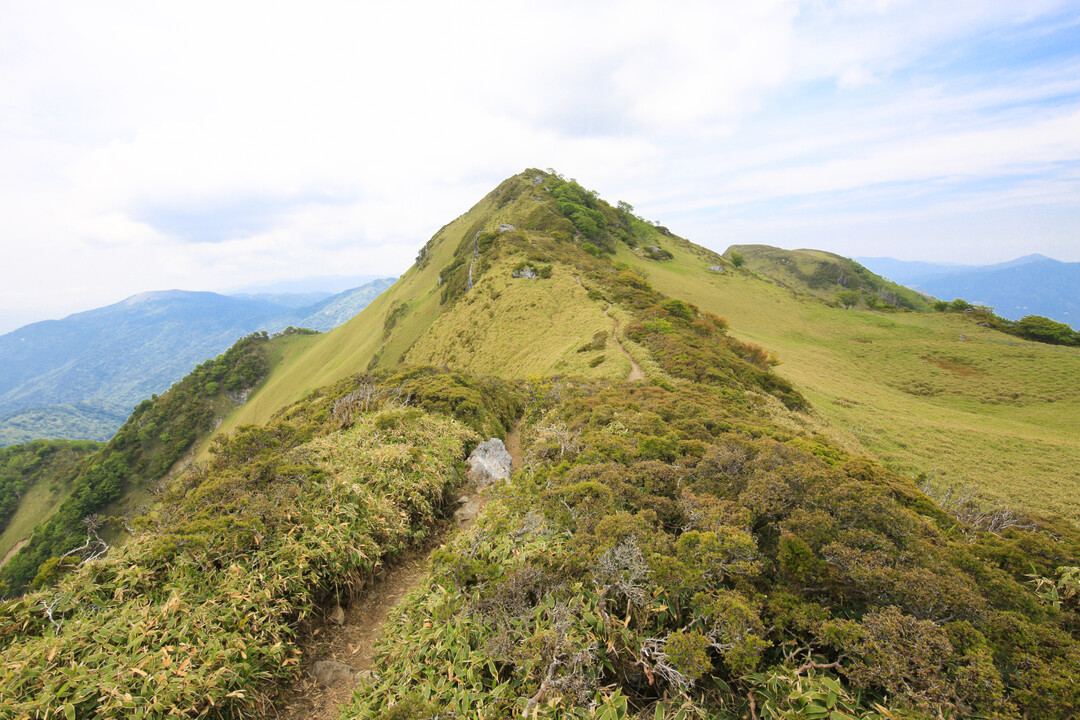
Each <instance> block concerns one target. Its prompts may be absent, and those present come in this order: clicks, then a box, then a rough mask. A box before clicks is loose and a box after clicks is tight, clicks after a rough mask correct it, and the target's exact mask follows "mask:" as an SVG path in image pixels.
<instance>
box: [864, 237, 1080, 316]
mask: <svg viewBox="0 0 1080 720" xmlns="http://www.w3.org/2000/svg"><path fill="white" fill-rule="evenodd" d="M855 260H857V261H858V262H859V263H861V264H863V265H865V266H866V267H867V268H869V269H870V270H872V271H874V272H876V273H878V274H880V275H884V276H885V277H887V278H889V279H890V280H893V281H894V282H898V283H900V284H902V285H906V286H908V287H910V288H912V289H914V290H919V291H921V292H924V293H927V294H929V295H933V296H934V297H936V298H940V299H942V300H953V299H955V298H963V299H964V300H967V301H968V302H971V303H975V304H978V305H989V306H991V307H993V308H994V311H995V312H996V313H997V314H998V315H1000V316H1002V317H1004V318H1008V319H1010V320H1019V319H1020V318H1022V317H1024V316H1025V315H1042V316H1043V317H1048V318H1051V319H1053V320H1057V321H1058V322H1063V323H1068V324H1069V325H1072V326H1073V327H1074V328H1077V327H1080V262H1073V263H1067V262H1061V261H1059V260H1054V259H1053V258H1048V257H1046V256H1045V255H1038V254H1035V255H1025V256H1023V257H1020V258H1017V259H1015V260H1011V261H1009V262H1005V263H998V264H996V265H944V264H934V263H923V262H909V261H904V260H895V259H893V258H855Z"/></svg>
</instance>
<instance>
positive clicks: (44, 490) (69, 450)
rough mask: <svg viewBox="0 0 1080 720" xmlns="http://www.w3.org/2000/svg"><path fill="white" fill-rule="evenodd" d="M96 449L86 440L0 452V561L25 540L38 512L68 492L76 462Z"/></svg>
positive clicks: (36, 444)
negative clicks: (18, 543) (21, 540)
mask: <svg viewBox="0 0 1080 720" xmlns="http://www.w3.org/2000/svg"><path fill="white" fill-rule="evenodd" d="M99 447H100V445H99V444H98V443H95V442H90V441H87V440H35V441H34V442H32V443H26V444H25V445H17V446H15V447H9V448H0V558H4V559H5V560H6V559H7V557H8V553H9V552H10V551H11V550H12V549H13V548H14V547H15V544H16V543H17V542H18V541H19V540H20V539H23V538H26V537H28V536H29V534H30V531H31V530H32V529H33V526H34V525H35V524H36V521H37V519H39V518H40V517H41V516H42V515H43V510H42V508H44V507H48V506H50V505H55V504H56V503H57V502H58V501H59V499H60V498H61V497H62V496H64V495H66V494H67V493H68V492H70V491H71V481H72V480H73V479H74V478H75V477H76V475H77V474H78V471H79V464H80V461H81V460H82V459H83V458H85V457H86V456H87V455H90V454H91V453H93V452H94V451H96V450H97V449H98V448H99ZM9 528H10V532H9V531H8V530H9Z"/></svg>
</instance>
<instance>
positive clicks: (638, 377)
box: [507, 275, 645, 467]
mask: <svg viewBox="0 0 1080 720" xmlns="http://www.w3.org/2000/svg"><path fill="white" fill-rule="evenodd" d="M574 279H575V280H577V284H578V287H580V288H581V289H582V290H584V289H585V285H584V284H583V283H582V282H581V276H580V275H575V276H574ZM610 310H611V303H608V306H607V307H606V308H604V314H605V315H607V316H608V319H610V320H611V322H612V324H613V325H614V326H615V327H614V330H612V331H611V338H612V340H614V341H615V346H616V347H618V348H619V352H621V353H622V354H623V356H624V357H625V358H626V359H627V360H629V361H630V373H629V374H628V375H627V376H626V379H627V380H628V381H629V382H641V381H642V380H644V379H645V372H644V371H643V370H642V369H641V365H638V361H637V360H635V359H634V356H633V355H631V354H630V351H629V350H627V349H626V348H625V347H624V346H623V344H622V343H621V342H620V341H619V321H618V320H616V319H615V316H614V315H612V314H611V313H610V312H609V311H610ZM507 442H508V443H509V436H508V437H507ZM508 449H509V446H508ZM511 454H513V453H511ZM514 467H518V465H517V462H516V461H515V464H514Z"/></svg>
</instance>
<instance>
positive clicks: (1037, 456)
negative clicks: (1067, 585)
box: [616, 247, 1080, 521]
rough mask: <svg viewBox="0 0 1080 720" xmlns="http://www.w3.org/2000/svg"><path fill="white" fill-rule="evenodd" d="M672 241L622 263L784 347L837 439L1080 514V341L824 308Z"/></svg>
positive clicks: (794, 377)
mask: <svg viewBox="0 0 1080 720" xmlns="http://www.w3.org/2000/svg"><path fill="white" fill-rule="evenodd" d="M669 249H671V250H672V251H673V252H674V253H675V261H674V262H670V263H655V262H651V261H648V260H644V259H642V258H640V257H639V256H637V255H636V254H635V253H633V251H630V250H626V249H621V250H620V252H619V255H618V257H617V258H616V259H617V260H620V261H622V262H626V263H627V264H629V265H631V266H634V267H639V268H641V270H642V272H644V273H645V274H646V275H647V277H648V278H649V280H650V281H651V282H652V283H653V285H655V286H656V287H657V289H659V290H661V291H662V292H665V293H668V294H670V295H673V296H676V297H681V298H683V299H685V300H687V301H689V302H693V303H695V304H697V305H698V306H699V307H701V308H702V309H704V310H709V311H711V312H714V313H716V314H718V315H722V316H724V317H726V318H727V319H728V321H729V322H730V324H731V332H732V334H734V335H735V336H736V337H738V338H740V339H743V340H747V341H751V342H754V343H759V344H761V345H763V346H764V347H766V348H768V349H769V350H774V351H776V352H777V353H778V355H779V357H780V360H781V362H782V364H781V365H780V366H779V367H777V368H776V372H777V373H778V374H780V375H782V376H783V377H785V378H787V379H789V380H791V381H792V382H793V383H794V384H795V385H796V387H797V388H799V390H800V391H802V392H803V393H804V394H805V395H806V396H807V397H808V398H809V399H810V401H811V403H812V404H813V406H814V411H815V413H816V415H817V418H816V420H817V422H818V423H820V424H821V425H822V426H823V427H824V428H825V429H826V430H827V431H828V432H829V433H830V434H831V435H833V436H834V437H836V438H837V440H838V441H839V442H841V444H843V445H845V446H846V447H848V448H849V449H851V450H854V451H857V452H861V453H865V454H869V455H871V456H874V457H877V458H879V459H881V460H882V461H883V462H885V463H886V464H887V465H889V466H890V467H892V468H893V469H895V470H898V471H900V472H903V473H905V474H908V475H916V474H919V473H927V474H933V475H936V477H937V478H938V479H940V480H944V481H945V482H947V483H956V484H971V485H975V486H977V487H979V488H981V489H982V490H983V491H984V492H986V493H987V494H988V495H991V496H994V497H996V498H998V499H1000V500H1002V501H1005V502H1008V503H1010V504H1013V505H1017V506H1021V507H1023V508H1026V509H1028V510H1031V511H1035V512H1039V513H1050V514H1056V515H1061V516H1065V517H1068V518H1070V519H1072V520H1073V521H1076V520H1078V519H1080V433H1078V432H1077V428H1076V418H1077V417H1080V351H1077V350H1075V349H1072V348H1062V347H1055V346H1049V345H1043V344H1039V343H1031V342H1026V341H1022V340H1018V339H1016V338H1012V337H1009V336H1006V335H1003V334H1001V333H999V332H995V331H992V330H989V329H986V328H981V327H978V326H977V325H975V324H974V323H972V322H970V321H968V320H967V319H965V318H964V317H963V316H960V315H943V314H940V313H910V312H909V313H904V312H900V313H882V312H866V311H855V310H852V311H848V310H842V309H839V308H834V307H829V306H827V305H825V304H824V303H820V302H815V301H813V300H809V299H808V298H807V297H806V296H805V295H802V294H799V293H797V292H795V291H793V290H792V289H784V288H781V287H778V286H776V285H773V284H770V283H768V282H765V281H763V280H761V279H759V278H756V277H754V276H753V275H752V274H751V273H748V272H741V271H732V270H731V269H728V271H727V272H725V273H722V274H720V273H711V272H708V270H707V267H708V264H710V263H709V261H708V259H706V258H703V257H701V256H699V255H696V254H694V253H691V252H689V251H687V250H686V249H684V248H682V247H671V248H669ZM961 336H963V337H964V338H965V339H961Z"/></svg>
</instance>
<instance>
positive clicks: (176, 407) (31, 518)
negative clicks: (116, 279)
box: [0, 333, 270, 590]
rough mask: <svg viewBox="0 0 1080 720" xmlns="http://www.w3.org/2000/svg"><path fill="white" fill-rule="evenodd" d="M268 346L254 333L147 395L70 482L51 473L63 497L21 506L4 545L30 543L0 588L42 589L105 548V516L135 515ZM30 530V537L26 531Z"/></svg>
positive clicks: (252, 378)
mask: <svg viewBox="0 0 1080 720" xmlns="http://www.w3.org/2000/svg"><path fill="white" fill-rule="evenodd" d="M269 343H270V340H269V338H268V337H267V336H266V334H265V333H261V334H255V335H249V336H248V337H246V338H244V339H242V340H240V341H238V342H237V343H236V344H235V345H234V346H233V347H232V348H230V349H229V350H228V351H227V352H226V353H224V354H222V355H221V356H219V357H218V358H216V359H214V360H208V361H207V362H205V363H203V364H202V365H199V366H198V367H196V368H195V370H193V371H192V372H191V373H190V374H189V375H188V376H187V377H186V378H184V379H183V380H182V381H181V382H179V383H177V384H176V385H174V386H173V387H172V388H171V389H170V390H169V391H168V392H166V393H165V394H164V395H162V396H160V397H158V396H154V397H153V398H147V399H146V400H144V401H143V402H142V403H140V404H139V406H138V407H136V408H135V411H134V412H133V413H132V414H131V417H130V418H128V421H127V422H126V423H124V425H123V427H121V428H120V430H119V431H118V432H117V433H116V435H115V436H113V438H112V440H110V441H109V442H108V443H107V444H106V445H105V446H104V447H102V448H101V449H100V450H98V451H97V452H95V453H93V455H90V456H89V457H87V458H86V460H85V462H82V463H80V464H79V466H78V471H77V473H75V474H74V476H73V477H71V476H68V475H65V474H64V473H63V472H58V473H56V474H52V475H51V478H52V482H54V483H57V484H59V486H60V487H62V488H65V491H64V492H58V493H53V494H52V495H50V497H49V500H48V501H47V502H41V503H37V502H35V503H30V502H27V501H26V500H24V501H23V502H22V503H20V504H19V508H20V513H22V514H23V515H24V517H23V518H22V522H20V523H19V525H18V526H14V527H10V528H8V529H7V530H5V532H4V534H3V535H0V543H3V544H4V545H7V546H9V547H10V546H14V545H15V543H16V542H19V541H21V540H27V542H26V543H25V546H24V547H22V549H21V550H20V551H19V552H18V553H16V554H15V555H14V556H13V557H12V558H10V559H9V560H8V562H7V563H6V564H5V565H4V566H3V568H2V569H0V590H2V589H4V588H7V589H8V590H20V589H23V588H25V587H27V586H29V585H31V584H33V585H41V584H43V583H46V582H48V581H49V579H50V577H51V576H52V575H53V574H54V573H57V572H60V571H62V570H63V569H64V567H65V566H66V565H68V564H75V563H77V562H78V561H79V560H81V559H83V558H85V557H86V556H88V555H92V554H95V553H98V552H100V551H102V550H103V549H104V546H105V545H106V541H105V540H103V539H102V537H101V534H104V535H105V536H106V537H109V536H110V533H109V530H110V528H108V527H104V526H103V525H104V521H105V519H106V518H107V517H108V516H109V515H134V514H138V512H139V510H140V508H139V506H140V505H141V504H142V503H146V502H149V501H151V499H152V492H153V491H154V490H155V481H157V480H160V479H161V478H163V477H165V475H166V474H167V473H168V472H169V471H170V469H171V468H172V467H173V466H174V465H175V464H176V462H177V461H178V460H180V459H181V458H182V457H183V456H184V455H185V454H186V453H188V452H189V451H190V450H191V449H192V448H193V447H195V446H197V444H198V442H199V441H200V440H203V439H206V438H208V437H209V435H210V432H211V431H212V430H213V429H214V427H215V422H216V420H217V419H219V418H220V417H221V416H222V415H224V414H225V412H227V411H228V410H229V409H231V408H232V407H234V406H235V405H236V404H237V403H238V402H242V401H243V398H244V396H245V395H246V393H248V392H249V391H250V389H251V388H252V386H253V385H254V384H255V383H257V382H258V381H259V380H260V379H261V378H262V377H263V376H264V375H265V373H266V369H267V364H266V346H267V345H268V344H269ZM33 447H34V444H31V445H29V446H15V447H14V448H11V449H9V452H11V453H14V454H16V455H18V454H21V453H24V452H25V450H24V449H23V448H33ZM47 447H49V446H47ZM80 447H81V446H80ZM60 469H64V468H60ZM30 528H32V529H33V530H32V535H31V536H29V537H27V536H26V535H25V534H23V533H26V532H27V530H29V529H30ZM99 531H100V534H99ZM115 534H116V531H115V530H114V531H113V532H112V535H115ZM84 546H85V547H84ZM76 548H82V549H81V550H78V551H76ZM73 551H74V552H73Z"/></svg>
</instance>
